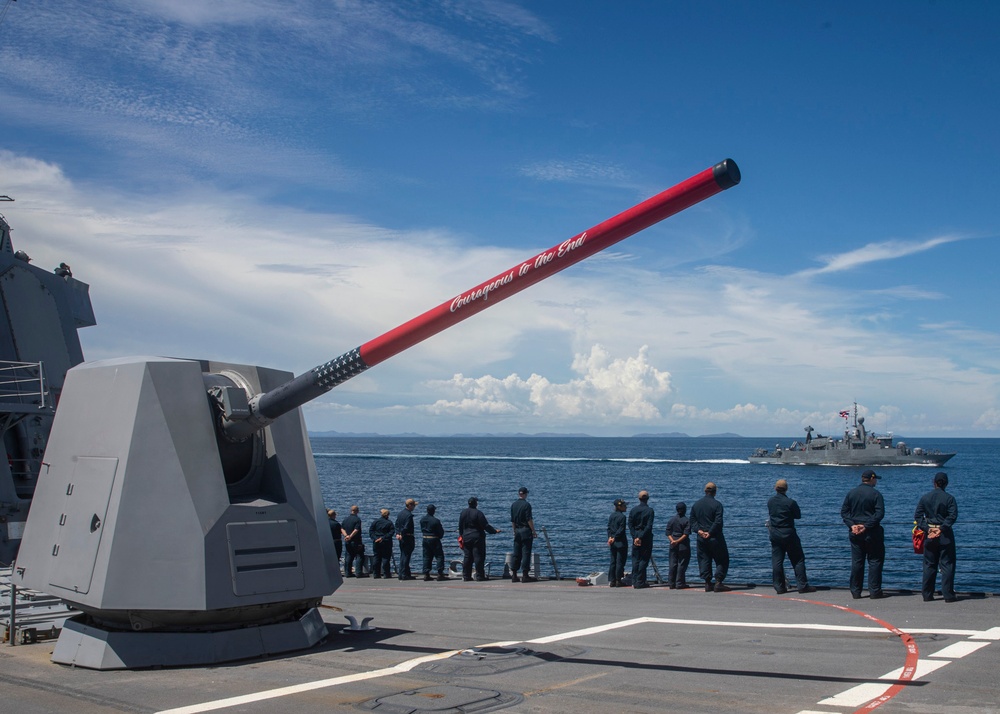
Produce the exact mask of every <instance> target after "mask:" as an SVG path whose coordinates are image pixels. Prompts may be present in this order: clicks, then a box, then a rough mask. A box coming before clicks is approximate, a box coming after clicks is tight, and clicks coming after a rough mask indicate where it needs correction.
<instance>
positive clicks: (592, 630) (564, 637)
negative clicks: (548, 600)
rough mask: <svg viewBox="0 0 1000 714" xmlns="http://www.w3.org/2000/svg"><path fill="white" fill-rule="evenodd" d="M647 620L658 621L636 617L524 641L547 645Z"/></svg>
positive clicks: (639, 623) (638, 623)
mask: <svg viewBox="0 0 1000 714" xmlns="http://www.w3.org/2000/svg"><path fill="white" fill-rule="evenodd" d="M647 622H658V620H657V619H656V618H652V617H637V618H635V619H633V620H622V621H621V622H612V623H611V624H609V625H598V626H597V627H586V628H584V629H582V630H572V631H570V632H563V633H562V634H559V635H549V636H548V637H539V638H537V639H534V640H525V641H524V643H525V644H532V645H547V644H550V643H552V642H560V641H562V640H569V639H573V638H574V637H585V636H586V635H596V634H598V633H600V632H607V631H608V630H617V629H620V628H622V627H630V626H632V625H642V624H644V623H647Z"/></svg>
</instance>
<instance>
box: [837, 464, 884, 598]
mask: <svg viewBox="0 0 1000 714" xmlns="http://www.w3.org/2000/svg"><path fill="white" fill-rule="evenodd" d="M880 478H882V477H881V476H879V475H878V474H876V473H875V472H874V471H871V470H869V471H865V472H864V473H863V474H861V484H860V485H858V486H855V487H854V488H852V489H851V490H850V491H848V493H847V496H846V497H845V498H844V505H843V506H841V507H840V517H841V518H842V519H843V520H844V524H845V525H846V526H847V527H848V528H849V529H850V540H851V597H853V598H854V599H855V600H857V599H858V598H860V597H861V590H862V586H863V585H864V582H865V560H867V561H868V593H869V597H871V598H872V599H873V600H878V599H879V598H883V597H886V595H885V593H883V592H882V565H883V563H884V562H885V533H884V532H883V530H882V519H883V518H884V517H885V501H883V499H882V494H881V493H879V492H878V490H876V488H875V482H876V481H877V480H878V479H880Z"/></svg>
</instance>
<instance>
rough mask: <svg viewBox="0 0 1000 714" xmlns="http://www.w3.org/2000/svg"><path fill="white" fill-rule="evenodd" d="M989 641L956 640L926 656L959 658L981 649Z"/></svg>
mask: <svg viewBox="0 0 1000 714" xmlns="http://www.w3.org/2000/svg"><path fill="white" fill-rule="evenodd" d="M989 644H990V643H989V642H972V641H970V640H967V641H965V642H956V643H955V644H953V645H948V646H947V647H945V648H944V649H943V650H939V651H938V652H935V653H934V654H929V655H927V656H928V657H948V658H951V659H960V658H962V657H965V656H966V655H970V654H972V653H973V652H976V651H978V650H981V649H982V648H983V647H986V646H987V645H989Z"/></svg>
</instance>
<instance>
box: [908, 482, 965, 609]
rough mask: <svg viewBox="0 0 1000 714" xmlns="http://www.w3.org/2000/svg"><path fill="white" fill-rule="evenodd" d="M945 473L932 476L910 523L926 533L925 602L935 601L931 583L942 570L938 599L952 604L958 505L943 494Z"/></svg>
mask: <svg viewBox="0 0 1000 714" xmlns="http://www.w3.org/2000/svg"><path fill="white" fill-rule="evenodd" d="M947 486H948V474H946V473H944V472H943V471H939V472H938V473H936V474H935V475H934V490H933V491H928V492H927V493H925V494H924V495H923V496H921V497H920V501H919V502H918V503H917V510H916V512H915V513H914V514H913V520H915V521H916V522H917V527H918V528H920V529H921V530H923V531H924V533H926V534H927V537H926V538H925V539H924V578H923V586H922V588H921V592H922V594H923V596H924V600H933V599H934V581H935V580H937V573H938V570H939V569H940V571H941V596H942V597H943V598H944V601H945V602H955V534H954V532H953V531H952V526H953V525H955V521H956V520H957V519H958V502H957V501H955V497H954V496H952V495H951V494H950V493H947V492H946V491H945V488H946V487H947Z"/></svg>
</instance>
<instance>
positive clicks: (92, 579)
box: [14, 358, 341, 669]
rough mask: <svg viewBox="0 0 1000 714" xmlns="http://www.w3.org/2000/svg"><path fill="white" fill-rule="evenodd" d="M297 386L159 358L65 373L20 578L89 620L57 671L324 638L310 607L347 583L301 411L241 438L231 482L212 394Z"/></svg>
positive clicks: (202, 656) (203, 660) (235, 655)
mask: <svg viewBox="0 0 1000 714" xmlns="http://www.w3.org/2000/svg"><path fill="white" fill-rule="evenodd" d="M290 376H291V375H289V374H288V373H287V372H278V371H275V370H267V369H263V368H259V367H249V366H246V365H234V364H222V363H214V362H207V361H194V360H178V359H167V358H124V359H114V360H105V361H99V362H89V363H86V364H83V365H80V366H78V367H76V368H75V369H72V370H70V372H69V373H68V374H67V377H66V386H65V390H64V392H63V398H62V401H61V403H60V405H59V409H58V410H57V412H56V418H55V422H54V424H53V427H52V436H51V439H50V443H49V448H48V450H47V451H46V454H45V468H44V469H43V473H42V478H41V479H40V480H39V483H38V487H37V488H36V491H35V502H34V505H33V506H32V509H31V517H30V518H29V519H28V525H27V528H26V530H25V535H24V543H23V545H22V546H21V553H20V555H19V557H18V560H17V564H16V567H15V570H14V578H15V581H16V582H18V583H19V584H22V585H24V586H26V587H31V588H35V589H37V590H43V591H45V592H49V593H52V594H54V595H57V596H59V597H61V598H63V599H64V600H66V601H67V602H69V603H71V604H72V605H74V606H75V607H77V608H79V609H80V610H82V611H83V612H84V613H85V617H83V618H80V619H79V620H78V621H70V622H67V624H66V627H65V628H64V630H63V632H62V634H61V635H60V638H59V641H58V643H57V645H56V649H55V651H54V653H53V660H54V661H56V662H62V663H65V664H75V665H79V666H83V667H90V668H94V669H117V668H134V667H148V666H158V665H192V664H209V663H212V662H219V661H226V660H231V659H243V658H247V657H253V656H258V655H263V654H274V653H279V652H285V651H289V650H294V649H301V648H304V647H309V646H311V645H313V644H315V643H316V642H318V641H319V640H320V639H322V638H323V637H325V636H326V634H327V630H326V627H325V625H324V624H323V622H322V618H321V617H320V616H319V613H318V611H317V610H316V606H317V605H318V604H319V603H320V601H321V599H322V598H323V596H325V595H328V594H330V593H332V592H333V591H334V590H335V589H336V588H337V587H338V586H339V585H340V583H341V576H340V570H339V568H338V565H337V558H336V554H335V551H334V547H333V540H332V538H331V536H330V529H329V526H328V525H327V518H326V512H325V509H324V507H323V500H322V495H321V494H320V489H319V480H318V478H317V476H316V466H315V463H314V461H313V456H312V451H311V450H310V448H309V441H308V438H307V434H306V428H305V423H304V421H303V419H302V415H301V412H299V411H296V412H295V413H292V414H288V415H286V416H285V417H284V418H282V419H279V420H276V421H275V422H273V423H272V424H270V425H269V426H268V427H266V428H265V429H263V430H262V431H261V432H259V433H257V434H255V435H254V437H253V438H252V439H249V440H247V443H249V444H251V447H250V458H251V462H250V463H248V464H245V467H246V469H247V470H246V473H245V474H243V476H242V477H241V478H239V479H236V480H235V481H234V480H232V479H227V477H226V475H225V474H224V471H223V466H222V460H221V459H220V457H219V454H220V452H219V444H218V441H217V438H216V431H215V429H214V428H213V424H212V414H211V411H210V409H209V408H208V403H207V400H206V393H205V392H206V381H208V382H210V383H214V382H219V381H227V380H228V381H231V382H233V383H236V384H239V385H241V387H242V388H243V389H245V390H247V391H249V392H259V391H263V390H267V389H271V388H273V387H275V386H277V385H279V384H281V383H283V382H285V381H287V379H288V378H289V377H290Z"/></svg>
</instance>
